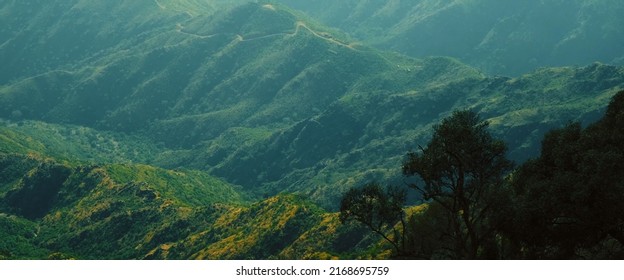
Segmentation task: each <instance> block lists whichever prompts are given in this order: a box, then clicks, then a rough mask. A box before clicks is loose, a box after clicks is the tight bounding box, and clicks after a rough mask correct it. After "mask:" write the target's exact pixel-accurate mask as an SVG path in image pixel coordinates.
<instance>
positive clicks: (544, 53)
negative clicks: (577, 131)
mask: <svg viewBox="0 0 624 280" xmlns="http://www.w3.org/2000/svg"><path fill="white" fill-rule="evenodd" d="M276 2H280V3H284V4H285V5H288V6H290V7H293V8H295V9H299V10H301V11H303V12H305V13H307V14H309V15H311V16H313V17H315V18H318V19H320V20H321V21H322V22H323V23H326V24H328V25H330V26H334V27H337V28H340V29H342V30H345V31H347V32H349V33H350V34H353V35H354V37H356V38H357V39H359V40H362V41H363V42H366V43H367V44H372V45H374V46H376V47H379V48H382V49H390V50H395V51H398V52H401V53H404V54H407V55H411V56H416V57H421V56H431V55H444V56H452V57H456V58H459V59H460V60H462V61H463V62H466V63H468V64H470V65H472V66H475V67H478V68H479V69H482V70H483V71H485V72H486V73H490V74H498V75H501V74H502V75H519V74H522V73H526V72H529V71H533V70H535V69H536V68H539V67H545V66H550V67H552V66H564V65H585V64H589V63H593V62H595V61H600V62H602V63H610V64H618V65H622V63H624V50H623V49H622V45H623V44H624V39H623V38H624V31H622V29H621V28H617V27H616V26H622V25H623V24H624V20H623V19H622V17H620V16H619V15H621V14H622V12H624V4H622V2H620V1H617V0H606V1H603V0H597V1H588V0H570V1H540V0H527V1H500V0H443V1H440V0H416V1H414V0H392V1H385V0H372V1H359V0H345V1H332V0H314V1H300V0H278V1H276Z"/></svg>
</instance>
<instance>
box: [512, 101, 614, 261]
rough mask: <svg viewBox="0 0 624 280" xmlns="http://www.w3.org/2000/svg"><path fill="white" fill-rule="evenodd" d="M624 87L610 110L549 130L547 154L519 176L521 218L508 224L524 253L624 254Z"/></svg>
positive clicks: (571, 255) (516, 187) (562, 255)
mask: <svg viewBox="0 0 624 280" xmlns="http://www.w3.org/2000/svg"><path fill="white" fill-rule="evenodd" d="M623 171H624V91H623V92H620V93H618V94H617V95H616V96H615V97H614V98H613V100H612V101H611V103H610V105H609V107H608V109H607V112H606V114H605V117H604V118H603V119H602V120H600V121H599V122H597V123H595V124H593V125H591V126H589V127H587V128H586V129H583V128H582V127H581V125H580V124H578V123H573V124H569V125H567V126H566V127H564V128H561V129H558V130H554V131H551V132H549V133H548V134H547V135H546V136H545V137H544V140H543V142H542V151H541V154H540V157H539V158H537V159H533V160H530V161H528V162H526V163H525V164H523V165H522V166H521V167H520V168H519V169H518V171H517V172H515V173H514V175H513V177H512V178H513V180H512V184H513V187H514V194H515V201H516V202H515V207H514V209H515V215H514V217H513V220H514V221H515V223H514V224H508V225H507V226H506V227H503V228H502V231H503V232H505V233H506V235H507V236H509V238H510V239H512V240H514V241H515V242H517V243H519V244H520V247H521V248H522V252H523V255H521V257H524V258H556V259H571V258H622V257H624V250H623V249H624V214H623V213H624V183H623V182H624V180H623V177H624V173H623Z"/></svg>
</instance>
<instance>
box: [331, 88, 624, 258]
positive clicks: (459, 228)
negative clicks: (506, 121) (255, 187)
mask: <svg viewBox="0 0 624 280" xmlns="http://www.w3.org/2000/svg"><path fill="white" fill-rule="evenodd" d="M487 127H488V123H487V122H485V121H482V120H481V119H480V118H479V116H478V115H477V114H476V113H474V112H471V111H458V112H454V113H453V114H452V115H451V116H450V117H448V118H446V119H444V120H443V121H442V122H441V123H440V124H439V125H437V126H435V127H434V129H433V136H432V139H431V140H430V142H429V143H428V144H427V145H426V146H425V147H419V151H417V152H410V153H408V154H407V156H406V160H405V161H404V163H403V166H402V170H403V174H404V175H405V176H406V177H410V178H413V179H414V180H410V181H413V182H415V183H410V184H408V186H409V187H410V188H412V189H415V190H417V191H418V192H419V193H420V194H421V195H422V197H423V199H424V200H425V201H426V204H427V205H426V210H424V211H423V212H422V213H417V214H414V215H411V216H410V217H406V215H405V212H404V210H403V207H404V203H405V192H404V191H403V192H402V191H400V190H399V189H397V188H389V189H387V190H384V189H383V188H382V187H381V186H380V185H378V184H369V185H366V186H364V187H363V188H356V189H351V190H350V191H349V192H348V193H347V194H346V195H345V196H344V198H343V200H342V202H341V216H340V217H341V220H342V221H343V222H347V221H349V220H356V221H359V222H361V223H363V224H364V225H366V226H367V227H369V228H370V229H371V230H372V231H373V232H375V233H377V234H380V235H381V236H382V237H383V238H384V239H385V240H387V241H388V242H389V243H390V244H391V245H392V248H393V250H394V252H395V255H396V256H397V257H413V258H450V259H480V258H485V259H524V258H526V259H578V258H592V259H596V258H597V259H603V258H624V180H623V179H624V91H622V92H619V93H618V94H616V95H615V96H614V97H613V99H612V101H611V103H610V104H609V106H608V109H607V112H606V114H605V116H604V117H603V119H602V120H600V121H598V122H597V123H595V124H593V125H591V126H589V127H587V128H582V127H581V126H580V124H578V123H573V124H569V125H568V126H566V127H564V128H561V129H557V130H553V131H551V132H549V133H548V134H547V135H546V136H545V137H544V140H543V142H542V150H541V154H540V156H539V157H537V158H535V159H532V160H529V161H527V162H526V163H524V164H522V165H521V166H519V167H518V168H516V169H514V168H513V164H512V162H510V161H509V160H507V159H506V158H505V154H506V149H507V148H506V145H505V143H504V142H502V141H501V140H498V139H495V138H493V137H492V136H491V134H490V133H489V132H488V130H487Z"/></svg>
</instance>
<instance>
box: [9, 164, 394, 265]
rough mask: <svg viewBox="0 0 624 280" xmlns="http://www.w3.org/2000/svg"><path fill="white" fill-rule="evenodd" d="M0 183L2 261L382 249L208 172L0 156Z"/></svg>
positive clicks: (291, 200)
mask: <svg viewBox="0 0 624 280" xmlns="http://www.w3.org/2000/svg"><path fill="white" fill-rule="evenodd" d="M0 178H1V179H2V180H1V182H2V184H1V185H0V195H1V196H2V197H3V199H2V203H1V204H0V211H1V213H0V224H2V225H3V226H2V227H1V228H0V236H2V237H3V238H2V241H0V258H11V259H15V258H18V259H30V258H34V259H45V258H80V259H142V258H148V259H153V258H167V259H189V258H194V259H266V258H287V259H305V258H312V259H319V258H323V259H328V258H338V257H341V258H347V257H348V258H356V257H358V256H359V257H364V256H366V257H367V258H370V257H375V255H374V254H373V255H371V254H370V253H367V250H368V248H369V247H371V246H373V247H378V246H379V245H377V244H378V241H377V239H376V238H373V237H371V236H369V234H364V233H363V231H362V230H361V229H360V228H358V227H355V226H351V225H342V224H340V222H339V221H338V219H337V214H330V213H325V212H324V211H323V210H321V209H320V208H318V207H317V206H315V205H313V204H311V203H310V202H306V201H304V200H302V199H300V198H297V197H295V196H293V195H280V196H277V197H273V198H270V199H267V200H265V201H261V202H257V203H253V204H250V203H249V202H248V201H247V199H246V198H244V197H242V196H241V195H240V194H239V192H238V190H236V187H234V186H231V185H229V184H227V183H225V182H223V181H222V180H219V179H216V178H214V177H211V176H208V175H207V174H206V173H204V172H198V171H190V170H164V169H159V168H155V167H151V166H146V165H129V164H109V165H80V166H76V167H72V166H68V165H66V164H62V163H59V162H57V161H55V160H53V159H49V158H43V157H40V156H36V155H28V156H23V155H16V154H0ZM320 236H331V237H330V238H322V240H321V239H319V237H320ZM343 239H344V240H349V242H350V243H345V242H344V240H343ZM378 251H380V252H383V250H378Z"/></svg>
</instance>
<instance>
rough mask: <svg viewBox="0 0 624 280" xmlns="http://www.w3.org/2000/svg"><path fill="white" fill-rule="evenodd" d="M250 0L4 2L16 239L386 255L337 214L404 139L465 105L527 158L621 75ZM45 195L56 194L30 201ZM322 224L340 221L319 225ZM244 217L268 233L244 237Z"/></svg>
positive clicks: (7, 162) (7, 166)
mask: <svg viewBox="0 0 624 280" xmlns="http://www.w3.org/2000/svg"><path fill="white" fill-rule="evenodd" d="M241 2H243V1H241ZM283 2H286V1H283ZM321 2H322V1H319V3H321ZM351 2H352V1H344V4H345V5H346V4H347V3H351ZM385 2H388V5H390V4H391V3H395V4H396V5H399V4H401V5H404V4H405V3H403V2H401V1H384V3H385ZM421 2H422V3H421V4H419V5H425V6H427V7H429V5H426V3H429V2H427V1H421ZM463 2H466V3H465V4H462V5H468V4H469V3H473V2H474V5H477V4H478V3H480V1H463ZM463 2H462V3H463ZM237 3H238V2H231V1H222V2H218V1H217V2H210V3H205V2H204V1H190V0H179V1H173V0H171V1H165V0H158V1H153V0H151V1H148V0H142V1H136V0H115V1H106V2H102V3H99V2H97V3H96V2H94V1H83V0H67V1H37V0H29V1H9V2H5V3H2V4H0V14H6V15H10V16H0V24H2V25H3V26H6V27H7V28H3V29H2V30H0V36H2V38H6V39H2V40H4V41H3V42H0V59H1V61H3V63H2V64H1V65H0V118H3V119H4V120H3V121H2V122H1V126H0V132H2V134H1V135H0V155H2V164H1V165H0V175H2V176H3V177H2V178H3V180H2V181H1V182H0V185H1V186H0V197H2V198H3V199H2V203H0V207H2V208H0V212H2V213H6V214H2V215H3V216H0V220H1V221H2V223H7V224H11V225H12V226H11V230H15V233H14V232H13V231H11V230H8V229H7V230H5V232H0V233H2V234H4V235H5V236H13V235H16V234H17V235H20V234H21V235H20V236H22V237H20V238H19V239H18V240H17V241H15V242H17V243H19V244H21V245H20V246H25V247H24V252H22V253H15V252H13V253H11V252H10V251H6V250H8V249H4V248H3V247H2V246H0V255H1V254H2V252H3V251H2V250H5V251H6V252H5V257H7V258H41V257H45V256H48V255H50V254H53V255H54V254H55V253H61V255H54V256H57V257H63V256H65V257H78V258H270V257H279V258H333V257H343V258H345V257H346V258H357V257H379V258H381V257H383V256H384V254H385V253H384V252H385V251H384V249H383V247H380V246H381V245H379V242H378V240H377V239H375V238H374V237H371V236H368V235H364V234H360V235H358V234H357V233H356V232H358V229H357V228H356V229H353V228H350V227H349V226H348V225H341V224H340V223H339V222H338V220H337V215H336V214H335V213H334V214H332V213H329V212H331V211H334V210H336V209H337V205H338V204H337V202H338V199H339V198H340V196H341V195H342V193H343V192H344V191H345V190H346V189H348V188H350V187H353V186H358V185H361V184H363V183H364V182H368V181H374V180H376V181H382V182H396V181H400V180H401V175H400V164H401V161H402V160H403V158H404V155H405V154H406V153H407V152H408V151H410V150H413V149H416V148H417V147H418V145H419V144H424V143H426V141H427V139H428V138H429V137H430V134H431V127H432V125H434V124H436V123H437V122H439V121H440V120H441V119H442V118H444V117H445V116H448V115H449V114H450V113H451V112H452V111H453V110H457V109H466V108H470V109H473V110H475V111H477V112H479V114H480V115H481V116H482V117H483V118H485V119H487V120H489V121H490V123H491V128H492V130H493V132H494V134H495V135H496V136H498V137H501V138H503V139H504V140H505V141H506V142H507V143H508V145H509V146H510V153H509V155H510V157H511V158H513V159H515V160H517V161H519V162H520V161H523V160H526V159H527V158H529V157H531V156H535V155H537V152H538V151H539V147H540V143H539V141H540V140H541V139H542V136H543V134H544V133H546V132H547V131H548V130H550V129H552V128H556V127H560V126H561V125H563V124H565V123H567V122H568V121H570V120H572V121H582V122H585V123H587V122H590V121H593V120H595V119H597V118H598V117H599V116H601V114H602V113H603V111H604V108H605V107H606V105H607V103H608V100H609V99H610V98H611V96H613V94H615V92H617V91H618V90H621V89H622V88H624V68H622V67H619V66H613V65H608V64H602V63H593V64H588V65H585V66H579V67H575V66H566V67H558V68H542V69H539V70H536V71H532V72H529V73H528V74H524V75H520V76H517V77H504V76H494V75H488V74H485V72H484V71H482V70H478V69H477V68H475V67H473V66H469V65H467V64H464V63H463V62H462V61H460V60H457V59H455V58H451V57H446V56H429V57H421V58H415V57H410V56H407V55H405V54H398V53H394V52H387V51H384V50H379V49H376V48H373V47H370V45H369V44H368V43H366V42H367V40H364V42H365V43H360V42H359V41H358V40H355V39H353V38H358V39H359V38H361V36H362V35H361V34H360V32H362V31H361V30H359V29H358V30H355V29H352V28H350V27H349V26H351V27H353V26H355V22H356V21H351V22H352V23H347V22H349V21H345V22H343V23H340V24H339V25H335V26H337V27H340V28H344V30H345V31H347V32H354V33H353V35H349V34H348V33H343V32H341V31H337V30H335V29H333V28H329V27H326V26H324V25H323V24H321V23H319V21H316V20H315V19H312V18H311V17H310V16H305V15H303V14H301V12H297V11H295V10H292V9H290V8H288V7H286V6H284V5H281V4H277V3H274V4H270V3H247V4H241V5H236V6H235V5H234V4H237ZM340 3H343V2H340ZM362 3H367V4H361V5H360V6H358V7H361V9H363V10H362V11H365V10H366V9H364V7H365V6H366V5H371V7H373V6H374V5H373V4H381V1H362ZM453 3H455V2H453ZM453 3H450V2H449V3H448V5H447V6H448V8H447V9H446V10H448V11H453V10H455V11H458V10H457V9H459V6H461V5H460V4H458V3H459V2H457V3H455V4H453ZM290 4H292V5H293V7H294V8H301V9H304V8H305V6H300V5H297V4H296V3H294V2H293V3H290ZM319 5H320V4H319ZM336 5H338V4H336ZM331 7H338V6H335V5H334V6H331ZM345 7H346V6H345ZM397 7H402V6H397ZM477 7H478V6H475V7H474V9H477ZM390 8H391V7H390V6H388V7H387V9H390ZM430 8H431V9H434V7H430ZM435 9H437V10H440V8H435ZM435 9H434V10H435ZM391 10H392V9H390V10H388V11H391ZM398 10H405V9H398V8H397V9H395V10H392V11H398ZM446 10H445V11H446ZM477 10H478V9H477ZM326 11H327V12H328V14H326V15H325V16H321V17H320V21H321V22H326V21H327V20H328V18H329V17H330V16H329V15H332V13H329V12H331V11H332V9H329V8H328V9H326ZM336 11H342V12H344V11H345V10H344V9H337V10H336ZM460 11H465V10H464V8H462V9H460ZM336 13H338V12H336ZM59 15H62V16H59ZM310 15H311V16H314V15H316V14H315V12H314V11H310ZM443 15H444V16H446V14H445V13H443V12H442V10H440V11H439V13H433V14H431V15H430V16H429V17H426V19H431V20H433V19H434V18H437V17H442V16H443ZM405 16H406V17H407V14H406V15H405ZM352 18H353V19H355V18H357V17H356V16H355V15H349V16H348V17H347V19H352ZM370 18H371V19H376V17H370ZM392 18H393V19H398V18H397V17H392ZM412 18H413V19H414V20H415V22H421V21H423V20H424V19H421V20H420V21H419V20H416V19H417V18H416V17H415V15H414V16H412ZM451 18H452V17H451ZM425 21H426V20H425ZM329 24H332V22H329ZM366 24H370V25H371V26H373V25H375V23H373V22H370V23H366ZM366 24H362V26H366ZM397 24H399V23H396V24H390V23H388V24H387V25H378V26H381V27H385V26H395V25H397ZM470 25H471V24H465V26H470ZM397 26H398V25H397ZM414 26H420V25H414ZM475 26H478V25H475ZM395 27H396V26H395ZM395 27H392V28H390V29H389V30H390V31H391V32H389V33H388V34H389V35H397V36H398V34H399V33H398V32H395V31H396V30H397V29H396V28H395ZM363 28H364V27H363ZM414 28H416V27H414ZM526 28H528V27H526ZM362 30H364V29H362ZM404 30H405V32H407V30H412V29H410V28H406V29H404ZM371 32H372V31H371ZM414 32H415V31H414ZM518 32H519V31H518ZM614 32H619V30H617V31H614ZM371 34H373V35H374V32H373V33H371ZM403 34H404V36H407V37H408V38H416V37H413V36H411V35H409V34H411V33H403ZM377 35H379V34H377ZM370 38H380V37H374V36H372V37H370ZM395 38H397V37H395ZM490 39H491V40H492V41H491V42H489V43H487V44H486V45H487V46H495V45H496V46H499V47H500V46H504V45H507V43H506V42H505V41H504V40H499V37H497V36H493V37H491V38H490ZM384 40H385V39H384ZM614 40H615V39H614ZM618 40H619V39H618ZM391 41H392V40H391V39H388V40H385V41H383V42H382V41H380V40H377V39H370V43H371V44H374V45H376V46H380V47H382V48H383V46H387V44H390V42H391ZM450 45H452V46H457V47H458V48H459V47H460V46H459V45H455V44H450ZM397 46H398V45H397ZM505 51H511V49H510V50H507V49H505ZM405 53H406V54H409V53H410V52H408V51H406V52H405ZM595 53H598V54H603V53H602V52H595ZM411 54H417V55H420V54H424V53H418V52H415V53H411ZM451 54H453V53H447V54H446V55H451ZM458 57H460V59H462V60H463V58H465V57H462V56H458ZM468 57H472V56H470V55H468ZM596 59H600V57H598V58H594V60H596ZM538 60H539V61H545V60H542V59H538ZM467 62H469V63H470V61H467ZM546 63H550V62H546ZM562 63H565V62H562ZM518 67H519V68H518V69H526V68H523V67H525V66H518ZM217 178H219V179H217ZM49 188H51V189H49ZM44 190H45V191H44ZM293 194H294V195H293ZM29 197H37V198H36V199H38V200H40V201H43V202H45V203H43V204H42V205H43V206H42V208H35V209H29V208H28V207H30V206H27V204H28V203H29V202H28V199H29ZM302 197H306V199H303V198H302ZM33 199H35V198H33ZM313 203H314V204H313ZM25 207H26V208H25ZM327 211H329V212H327ZM7 214H8V215H7ZM272 219H274V220H275V224H273V222H269V221H270V220H272ZM136 221H141V222H140V223H139V224H138V225H136V226H128V225H130V224H132V223H133V222H136ZM250 223H253V224H256V225H258V224H259V225H261V226H259V227H252V226H250ZM226 225H227V226H226ZM122 229H123V230H122ZM39 230H41V232H37V231H39ZM33 231H34V232H37V233H36V234H34V235H33V234H32V232H33ZM95 232H106V233H107V234H105V235H102V236H106V237H100V235H97V234H95ZM250 232H253V233H250ZM319 232H324V233H323V234H325V233H327V232H332V233H337V235H335V236H333V237H332V238H329V239H328V240H324V241H323V242H320V241H319V242H320V243H318V242H316V241H314V242H313V241H311V240H312V239H314V238H315V236H316V235H318V234H320V233H319ZM244 234H245V236H247V234H249V236H253V238H251V239H245V241H244V242H248V243H249V244H247V243H245V244H243V245H244V246H243V245H241V246H239V247H237V248H238V249H237V250H234V249H233V248H234V247H236V246H238V245H236V246H235V245H234V244H239V245H240V244H241V243H240V242H243V241H241V240H242V239H243V235H244ZM351 235H354V236H355V237H353V238H351V239H350V240H352V241H353V242H355V243H354V244H351V245H352V246H351V247H350V248H342V247H340V246H341V245H340V244H339V243H340V242H338V241H336V240H338V239H340V238H343V237H345V236H351ZM101 238H104V239H101ZM275 240H285V241H284V243H283V244H282V243H280V244H273V243H271V242H272V241H275ZM314 240H316V239H314ZM315 242H316V243H315ZM332 242H334V243H332ZM6 244H7V243H5V245H6ZM11 244H12V243H11ZM7 246H8V245H7ZM11 246H12V245H11ZM102 246H105V247H106V248H104V247H102ZM8 247H10V246H8ZM371 248H373V249H371ZM371 250H372V251H371ZM373 251H374V252H377V253H375V254H371V253H370V252H373Z"/></svg>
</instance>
